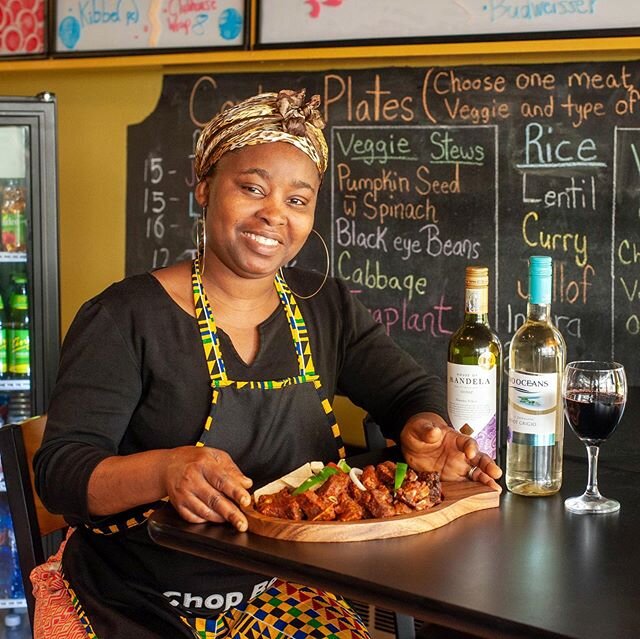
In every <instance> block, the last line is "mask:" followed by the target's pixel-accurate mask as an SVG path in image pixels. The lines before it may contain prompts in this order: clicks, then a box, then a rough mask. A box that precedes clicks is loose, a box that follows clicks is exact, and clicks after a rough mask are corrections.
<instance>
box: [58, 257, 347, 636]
mask: <svg viewBox="0 0 640 639" xmlns="http://www.w3.org/2000/svg"><path fill="white" fill-rule="evenodd" d="M274 285H275V288H276V291H277V294H278V297H279V300H280V304H281V306H282V309H283V310H284V314H285V317H286V322H287V325H288V328H289V332H290V334H291V339H292V347H293V352H294V354H295V360H296V362H297V369H298V370H297V375H292V376H291V377H287V378H284V379H277V380H250V381H242V380H241V381H238V380H232V379H229V377H228V375H227V369H226V366H225V362H224V359H223V353H222V349H221V344H220V336H219V334H218V331H217V328H216V324H215V320H214V316H213V312H212V310H211V307H210V305H209V302H208V300H207V297H206V294H205V291H204V287H203V285H202V281H201V278H200V269H199V265H198V260H197V259H196V260H194V262H193V266H192V286H193V297H194V304H195V312H196V320H197V323H198V329H199V332H200V337H201V340H202V345H203V350H204V355H205V358H206V362H207V367H208V371H209V376H210V379H211V390H212V392H211V409H210V413H209V416H208V417H207V419H206V421H205V424H204V427H203V430H202V434H201V436H200V438H199V440H198V441H197V442H196V443H195V445H196V446H211V447H214V448H219V449H224V450H225V451H227V452H228V453H229V454H230V456H231V458H232V459H233V460H234V461H235V463H236V464H237V465H238V466H239V467H240V469H241V471H242V472H243V473H244V474H245V475H247V476H248V477H251V478H252V479H253V480H254V485H255V486H256V487H258V486H260V485H264V484H266V483H268V482H269V481H271V480H273V479H274V478H277V477H280V476H282V475H283V474H286V473H287V472H288V471H290V470H292V469H294V468H297V467H298V466H300V465H302V464H304V463H306V462H308V461H312V460H321V461H324V462H325V463H326V462H328V461H336V460H338V459H340V458H344V456H345V448H344V444H343V442H342V438H341V435H340V430H339V427H338V424H337V422H336V419H335V416H334V413H333V409H332V407H331V404H330V402H329V401H328V399H327V397H326V395H325V394H324V391H323V388H322V384H321V381H320V377H319V375H318V374H317V373H316V371H315V368H314V364H313V357H312V353H311V347H310V342H309V335H308V332H307V328H306V324H305V322H304V319H303V317H302V314H301V312H300V308H299V306H298V304H297V303H296V300H295V298H294V296H293V294H292V293H291V290H290V289H289V287H288V286H287V284H286V282H285V280H284V277H283V276H282V275H281V274H280V273H278V274H277V275H276V277H275V280H274ZM280 317H281V316H280ZM280 317H276V318H275V320H280ZM166 499H168V498H165V501H166ZM162 504H163V501H159V502H156V503H153V504H147V505H145V506H141V507H138V508H136V509H133V510H130V511H127V512H125V513H121V514H120V515H118V516H115V517H112V518H109V519H107V520H106V521H102V522H101V525H99V526H94V527H90V526H86V527H85V529H84V530H82V529H81V528H79V529H78V530H77V531H76V534H74V535H72V536H71V538H70V539H69V541H68V543H67V549H66V551H65V553H64V554H63V558H62V573H63V580H64V583H65V586H66V587H67V590H68V592H69V595H70V596H71V599H72V601H73V603H74V607H75V609H76V612H77V614H78V616H79V618H80V620H81V622H82V623H83V625H84V626H85V629H86V631H87V634H88V636H89V637H96V638H97V639H109V638H111V637H129V636H131V637H134V636H135V637H136V638H137V639H158V638H160V637H169V636H171V637H179V636H184V637H193V636H194V632H195V630H196V629H198V630H200V629H202V628H203V627H204V626H206V625H209V626H211V624H212V623H214V624H215V623H217V622H215V621H212V620H216V619H221V618H222V617H225V616H228V615H229V614H232V613H233V611H234V610H238V609H245V608H246V607H247V604H249V603H250V602H251V601H252V600H254V599H258V598H259V597H260V596H262V595H264V594H265V593H267V592H269V590H270V589H271V588H273V587H274V581H275V580H274V579H273V578H271V577H268V576H264V575H258V574H254V573H248V572H241V571H238V569H236V568H232V567H230V566H225V565H223V564H218V563H216V562H211V561H208V560H203V559H200V558H198V557H194V556H191V555H188V554H187V553H181V552H178V551H174V550H171V549H167V548H163V547H160V546H158V545H156V544H154V542H152V541H151V539H150V538H149V537H148V535H147V531H146V521H147V518H148V517H149V515H150V514H151V513H152V512H153V511H154V510H155V509H156V508H158V507H159V506H160V505H162ZM74 544H75V546H76V547H75V548H74ZM70 548H71V549H72V550H71V551H70V550H69V549H70ZM66 575H70V578H68V579H67V577H66ZM307 598H308V596H307ZM285 599H286V598H285ZM225 611H229V612H228V613H227V615H225V614H224V613H225ZM341 614H342V615H344V612H342V613H341ZM330 634H331V633H330ZM196 636H203V635H196Z"/></svg>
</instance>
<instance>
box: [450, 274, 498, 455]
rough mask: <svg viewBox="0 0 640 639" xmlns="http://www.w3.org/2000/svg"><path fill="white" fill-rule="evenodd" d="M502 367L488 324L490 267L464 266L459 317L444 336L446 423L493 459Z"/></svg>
mask: <svg viewBox="0 0 640 639" xmlns="http://www.w3.org/2000/svg"><path fill="white" fill-rule="evenodd" d="M501 368H502V344H501V343H500V340H499V339H498V336H497V335H496V333H495V332H494V331H493V329H492V328H491V326H490V325H489V269H488V268H487V267H485V266H468V267H467V269H466V271H465V303H464V321H463V323H462V326H460V328H459V329H458V330H457V331H456V332H455V333H454V334H453V335H452V336H451V339H450V340H449V354H448V358H447V410H448V413H449V421H450V422H451V425H452V426H453V427H454V428H455V429H456V430H459V431H460V432H462V433H464V434H465V435H471V436H472V437H473V438H474V439H476V441H477V442H478V447H479V448H480V451H481V452H483V453H487V454H488V455H490V456H491V457H492V458H493V459H497V458H498V454H499V446H500V387H501V380H500V370H501Z"/></svg>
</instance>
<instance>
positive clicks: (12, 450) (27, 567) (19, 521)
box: [0, 415, 68, 627]
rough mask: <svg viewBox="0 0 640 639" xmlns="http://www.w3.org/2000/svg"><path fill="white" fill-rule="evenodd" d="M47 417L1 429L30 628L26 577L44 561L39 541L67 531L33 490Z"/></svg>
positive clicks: (0, 448) (1, 455) (59, 517)
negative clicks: (35, 456) (34, 471)
mask: <svg viewBox="0 0 640 639" xmlns="http://www.w3.org/2000/svg"><path fill="white" fill-rule="evenodd" d="M46 423H47V417H46V415H42V416H40V417H32V418H31V419H27V420H26V421H24V422H22V423H20V424H7V425H6V426H2V427H1V428H0V458H1V459H2V471H3V474H4V481H5V486H6V489H7V501H8V502H9V508H10V509H11V518H12V520H13V531H14V535H15V540H16V546H17V548H18V557H19V561H20V571H21V573H22V581H23V584H24V593H25V598H26V600H27V608H28V611H29V619H30V621H31V626H32V627H33V611H34V604H35V602H34V599H33V594H32V590H31V582H30V581H29V575H30V573H31V571H32V570H33V569H34V568H35V567H36V566H37V565H39V564H41V563H43V562H44V560H45V557H44V550H43V545H42V537H43V536H44V535H48V534H50V533H52V532H55V531H59V530H63V529H64V528H66V527H67V525H68V524H67V523H66V522H65V520H64V518H63V517H62V515H54V514H53V513H50V512H49V511H48V510H47V509H46V508H45V507H44V505H43V504H42V502H41V501H40V498H39V497H38V495H37V493H36V491H35V488H34V474H33V456H34V455H35V453H36V451H37V450H38V448H39V447H40V444H41V442H42V437H43V435H44V429H45V425H46Z"/></svg>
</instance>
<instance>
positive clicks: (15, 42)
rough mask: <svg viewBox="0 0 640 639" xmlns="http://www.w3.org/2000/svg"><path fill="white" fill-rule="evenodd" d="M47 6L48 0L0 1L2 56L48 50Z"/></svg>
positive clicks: (17, 56) (18, 55)
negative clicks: (46, 0)
mask: <svg viewBox="0 0 640 639" xmlns="http://www.w3.org/2000/svg"><path fill="white" fill-rule="evenodd" d="M46 5H47V3H46V2H45V0H0V58H5V57H16V58H24V57H42V56H43V55H44V54H45V53H46V51H47V38H46V34H47V30H46V29H45V22H46V14H47V6H46Z"/></svg>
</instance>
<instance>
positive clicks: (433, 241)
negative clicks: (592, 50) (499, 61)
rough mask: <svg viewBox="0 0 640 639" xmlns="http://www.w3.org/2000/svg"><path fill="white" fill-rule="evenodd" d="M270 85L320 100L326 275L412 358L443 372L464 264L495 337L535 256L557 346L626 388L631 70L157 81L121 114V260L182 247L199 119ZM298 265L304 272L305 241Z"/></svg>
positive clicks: (632, 345) (147, 258) (634, 255)
mask: <svg viewBox="0 0 640 639" xmlns="http://www.w3.org/2000/svg"><path fill="white" fill-rule="evenodd" d="M283 87H294V88H297V87H306V88H307V90H308V92H309V93H310V94H311V93H319V94H321V96H322V98H323V107H322V108H323V109H324V115H325V117H326V119H327V121H328V123H329V124H328V126H327V129H326V130H325V132H326V134H327V139H328V141H329V146H330V163H329V168H328V172H327V176H326V179H325V183H324V185H323V188H322V190H321V194H320V197H319V201H318V208H317V214H316V228H317V230H318V231H319V232H320V233H321V234H322V235H323V236H324V238H325V239H326V241H327V243H328V244H329V248H330V252H331V272H332V274H333V275H334V276H336V277H341V278H343V279H344V280H345V281H346V282H347V284H348V286H349V287H350V289H351V290H352V292H353V294H354V295H357V296H358V297H359V299H360V300H361V301H362V302H363V303H364V304H365V306H366V307H367V308H368V309H369V310H370V311H371V313H372V315H373V317H374V318H375V319H376V320H377V321H378V322H380V323H381V324H382V325H383V326H384V328H385V330H386V331H387V333H388V334H389V335H390V336H391V337H393V339H395V340H396V341H397V342H398V343H399V344H401V345H402V346H403V347H404V348H406V349H407V350H408V351H409V352H411V353H412V354H413V355H414V357H416V359H418V360H419V361H420V362H421V363H423V364H424V365H425V366H427V367H429V368H431V369H435V370H436V371H437V372H438V373H440V374H442V373H443V372H444V365H445V362H446V348H447V342H448V339H449V336H450V335H451V333H452V332H453V331H454V330H455V329H456V328H457V326H458V325H459V324H460V322H461V320H462V315H463V295H464V268H465V266H466V265H468V264H478V265H479V264H483V265H486V266H488V267H489V268H490V273H491V292H490V300H491V315H492V318H491V319H492V322H493V325H494V326H495V327H496V329H497V331H498V333H499V335H500V336H501V338H502V339H503V341H504V343H505V345H506V344H508V342H509V339H510V336H511V335H513V333H514V332H515V330H516V329H517V328H518V327H519V326H520V325H521V324H522V323H523V321H524V319H525V314H526V299H527V286H528V283H527V260H528V257H529V256H530V255H535V254H541V255H550V256H552V257H553V259H554V271H553V275H554V277H553V300H552V313H553V315H554V320H555V322H556V324H557V326H558V327H559V328H560V330H561V331H562V332H563V334H564V336H565V338H566V340H567V346H568V356H569V357H570V358H572V359H577V358H611V357H614V358H618V359H619V360H621V361H622V362H623V363H624V364H625V365H626V367H627V371H628V375H629V379H630V380H631V383H632V384H634V385H638V384H640V360H639V359H638V358H637V357H635V353H636V352H637V349H638V345H639V344H640V275H638V273H639V272H640V270H639V268H638V266H639V265H640V127H638V126H637V122H638V112H639V111H640V65H638V64H637V63H634V62H627V63H625V62H619V63H612V62H608V63H604V62H603V63H593V64H589V65H583V64H548V65H531V66H493V67H485V66H479V67H472V66H468V67H456V68H445V67H428V68H424V69H419V68H381V69H364V70H331V71H324V72H314V73H311V72H310V73H278V74H268V73H265V74H246V75H245V74H242V75H239V74H233V75H223V74H220V75H172V76H167V77H165V81H164V87H163V93H162V96H161V98H160V100H159V102H158V105H157V107H156V109H155V110H154V112H153V113H152V114H150V116H149V117H148V118H147V119H146V120H145V121H144V122H142V123H140V124H137V125H133V126H131V127H129V133H128V136H129V137H128V169H127V176H128V178H127V179H128V183H127V250H126V256H127V264H126V271H127V273H136V272H141V271H145V270H148V269H152V268H158V267H161V266H164V265H168V264H171V263H173V262H175V261H178V260H183V259H189V258H191V257H192V256H193V255H194V250H195V248H194V247H195V226H196V219H197V217H198V215H199V214H200V211H199V209H198V206H197V204H196V202H195V200H194V196H193V187H194V186H195V183H194V177H193V153H192V149H193V145H194V141H195V139H196V138H197V135H198V134H199V131H200V128H201V127H202V125H203V124H204V122H206V121H207V120H208V119H209V118H210V117H211V116H213V115H214V114H215V113H218V112H219V111H221V110H222V109H224V108H226V106H228V105H229V104H231V103H233V102H235V101H237V100H240V99H242V98H245V97H248V96H250V95H253V94H255V93H257V92H259V91H262V90H278V89H280V88H283ZM299 262H300V263H301V264H302V265H303V266H306V267H307V268H312V269H316V270H319V271H321V270H322V269H323V267H324V262H323V255H322V253H321V251H320V248H319V246H317V245H316V243H314V242H313V241H310V242H309V247H308V248H305V249H304V250H303V252H302V253H301V255H300V256H299Z"/></svg>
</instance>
